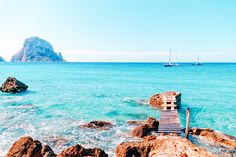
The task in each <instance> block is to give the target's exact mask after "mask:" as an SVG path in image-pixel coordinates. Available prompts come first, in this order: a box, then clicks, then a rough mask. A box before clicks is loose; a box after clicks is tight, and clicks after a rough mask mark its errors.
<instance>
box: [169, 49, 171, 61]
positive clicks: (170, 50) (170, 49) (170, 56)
mask: <svg viewBox="0 0 236 157" xmlns="http://www.w3.org/2000/svg"><path fill="white" fill-rule="evenodd" d="M170 63H171V49H170V55H169V64H170Z"/></svg>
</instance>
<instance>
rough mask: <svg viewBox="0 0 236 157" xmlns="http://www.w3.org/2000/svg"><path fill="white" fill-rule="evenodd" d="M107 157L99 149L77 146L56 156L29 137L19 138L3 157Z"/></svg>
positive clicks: (48, 148) (46, 147) (47, 147)
mask: <svg viewBox="0 0 236 157" xmlns="http://www.w3.org/2000/svg"><path fill="white" fill-rule="evenodd" d="M56 156H57V157H83V156H91V157H108V155H107V154H106V153H105V152H104V151H103V150H102V149H100V148H93V149H91V148H88V149H86V148H84V147H82V146H81V145H79V144H77V145H75V146H72V147H69V148H67V149H65V150H63V151H62V152H61V153H60V154H59V155H56V154H55V153H54V152H53V150H52V149H51V148H50V147H49V146H48V145H42V144H41V142H39V141H38V140H33V139H32V138H31V137H29V136H26V137H21V138H20V139H19V140H18V141H16V142H15V143H14V144H13V145H12V147H11V149H10V150H9V151H8V153H7V154H6V156H5V157H56Z"/></svg>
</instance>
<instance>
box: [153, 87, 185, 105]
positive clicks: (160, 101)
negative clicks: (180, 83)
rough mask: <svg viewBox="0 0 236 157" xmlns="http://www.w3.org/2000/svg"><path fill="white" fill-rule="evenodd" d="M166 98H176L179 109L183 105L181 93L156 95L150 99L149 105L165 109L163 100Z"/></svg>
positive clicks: (171, 92)
mask: <svg viewBox="0 0 236 157" xmlns="http://www.w3.org/2000/svg"><path fill="white" fill-rule="evenodd" d="M166 97H174V98H175V99H176V104H177V107H178V106H180V105H181V93H179V92H174V91H169V92H165V93H160V94H155V95H153V96H151V97H150V100H149V104H150V105H151V106H153V107H154V108H159V109H163V99H164V98H166Z"/></svg>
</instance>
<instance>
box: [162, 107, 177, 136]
mask: <svg viewBox="0 0 236 157" xmlns="http://www.w3.org/2000/svg"><path fill="white" fill-rule="evenodd" d="M158 132H160V133H181V125H180V120H179V114H178V111H177V110H163V111H161V114H160V122H159V129H158Z"/></svg>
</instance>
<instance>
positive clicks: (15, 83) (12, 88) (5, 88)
mask: <svg viewBox="0 0 236 157" xmlns="http://www.w3.org/2000/svg"><path fill="white" fill-rule="evenodd" d="M27 88H28V86H27V85H26V84H24V83H23V82H21V81H19V80H17V79H16V78H13V77H8V78H7V80H6V81H5V82H4V83H3V84H2V87H0V90H1V91H2V92H6V93H20V92H22V91H25V90H27Z"/></svg>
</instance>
